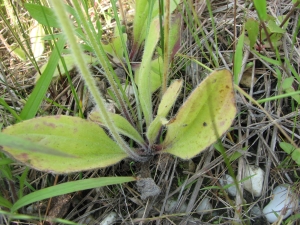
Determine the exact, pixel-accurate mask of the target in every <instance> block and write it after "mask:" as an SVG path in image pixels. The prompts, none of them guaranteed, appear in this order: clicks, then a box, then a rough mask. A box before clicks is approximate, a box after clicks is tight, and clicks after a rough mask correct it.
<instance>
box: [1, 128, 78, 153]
mask: <svg viewBox="0 0 300 225" xmlns="http://www.w3.org/2000/svg"><path fill="white" fill-rule="evenodd" d="M16 126H19V125H15V126H10V127H8V128H6V130H7V129H8V130H9V129H14V128H13V127H16ZM6 130H5V131H3V132H2V133H0V143H1V146H2V147H3V150H4V152H6V150H5V149H10V148H13V149H22V150H23V151H24V152H31V153H35V152H40V153H43V154H49V155H56V156H62V157H74V156H73V155H70V154H66V153H63V152H61V151H58V150H56V149H54V148H50V147H46V146H44V145H41V144H37V143H35V142H33V141H31V140H28V139H26V138H24V137H19V136H15V135H14V134H6V133H7V132H6ZM7 153H8V154H9V152H7ZM24 154H26V153H24Z"/></svg>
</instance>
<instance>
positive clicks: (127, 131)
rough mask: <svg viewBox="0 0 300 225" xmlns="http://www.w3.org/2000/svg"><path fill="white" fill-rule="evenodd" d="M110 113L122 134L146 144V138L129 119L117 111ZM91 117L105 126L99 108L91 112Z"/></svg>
mask: <svg viewBox="0 0 300 225" xmlns="http://www.w3.org/2000/svg"><path fill="white" fill-rule="evenodd" d="M109 114H110V118H111V119H112V120H113V122H114V124H115V125H116V127H117V129H118V132H119V133H120V134H123V135H125V136H127V137H129V138H131V139H132V140H134V141H136V142H137V143H139V144H141V145H143V144H145V143H144V142H145V141H144V139H143V138H142V137H141V135H140V134H139V133H138V132H137V130H136V129H135V128H134V127H133V126H132V125H131V124H130V123H129V122H128V120H126V119H125V118H124V117H122V116H120V115H118V114H115V113H109ZM89 119H90V120H91V121H93V122H95V123H99V124H100V125H101V126H105V124H104V123H103V121H102V119H101V116H100V113H99V111H98V110H93V111H92V112H91V113H90V114H89Z"/></svg>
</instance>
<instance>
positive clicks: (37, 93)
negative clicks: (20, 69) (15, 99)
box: [20, 39, 65, 120]
mask: <svg viewBox="0 0 300 225" xmlns="http://www.w3.org/2000/svg"><path fill="white" fill-rule="evenodd" d="M64 44H65V40H64V39H59V40H58V42H57V44H56V48H55V49H54V50H53V52H52V55H51V57H50V59H49V62H48V65H47V67H46V69H45V71H44V72H43V74H42V76H41V78H40V79H39V80H38V82H37V83H36V86H35V87H34V89H33V91H32V93H31V95H30V96H29V98H28V100H27V102H26V105H25V106H24V108H23V110H22V112H21V114H20V117H21V118H22V119H23V120H27V119H31V118H34V117H35V115H36V113H37V111H38V110H39V108H40V105H41V102H42V101H43V98H44V97H45V94H46V92H47V89H48V87H49V85H50V83H51V80H52V76H53V73H54V71H55V68H56V66H57V64H58V60H59V53H60V52H61V51H62V49H63V47H64Z"/></svg>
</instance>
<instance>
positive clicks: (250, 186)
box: [243, 165, 265, 197]
mask: <svg viewBox="0 0 300 225" xmlns="http://www.w3.org/2000/svg"><path fill="white" fill-rule="evenodd" d="M264 176H265V172H264V171H263V170H262V169H261V168H260V167H257V166H253V165H246V166H245V170H244V176H243V178H247V177H250V178H249V179H247V180H245V181H244V182H243V186H244V188H245V189H246V190H247V191H249V192H250V193H251V194H253V196H254V197H260V196H261V194H262V188H263V183H264Z"/></svg>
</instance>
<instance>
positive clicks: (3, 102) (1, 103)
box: [0, 98, 22, 122]
mask: <svg viewBox="0 0 300 225" xmlns="http://www.w3.org/2000/svg"><path fill="white" fill-rule="evenodd" d="M0 105H3V107H4V108H5V109H6V110H8V111H9V112H10V113H11V115H13V116H14V117H15V118H16V119H17V120H18V122H20V121H22V118H21V117H20V116H19V115H18V114H17V113H16V111H15V110H13V109H12V108H11V107H10V106H9V105H8V104H7V103H6V102H5V101H4V99H2V98H0Z"/></svg>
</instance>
